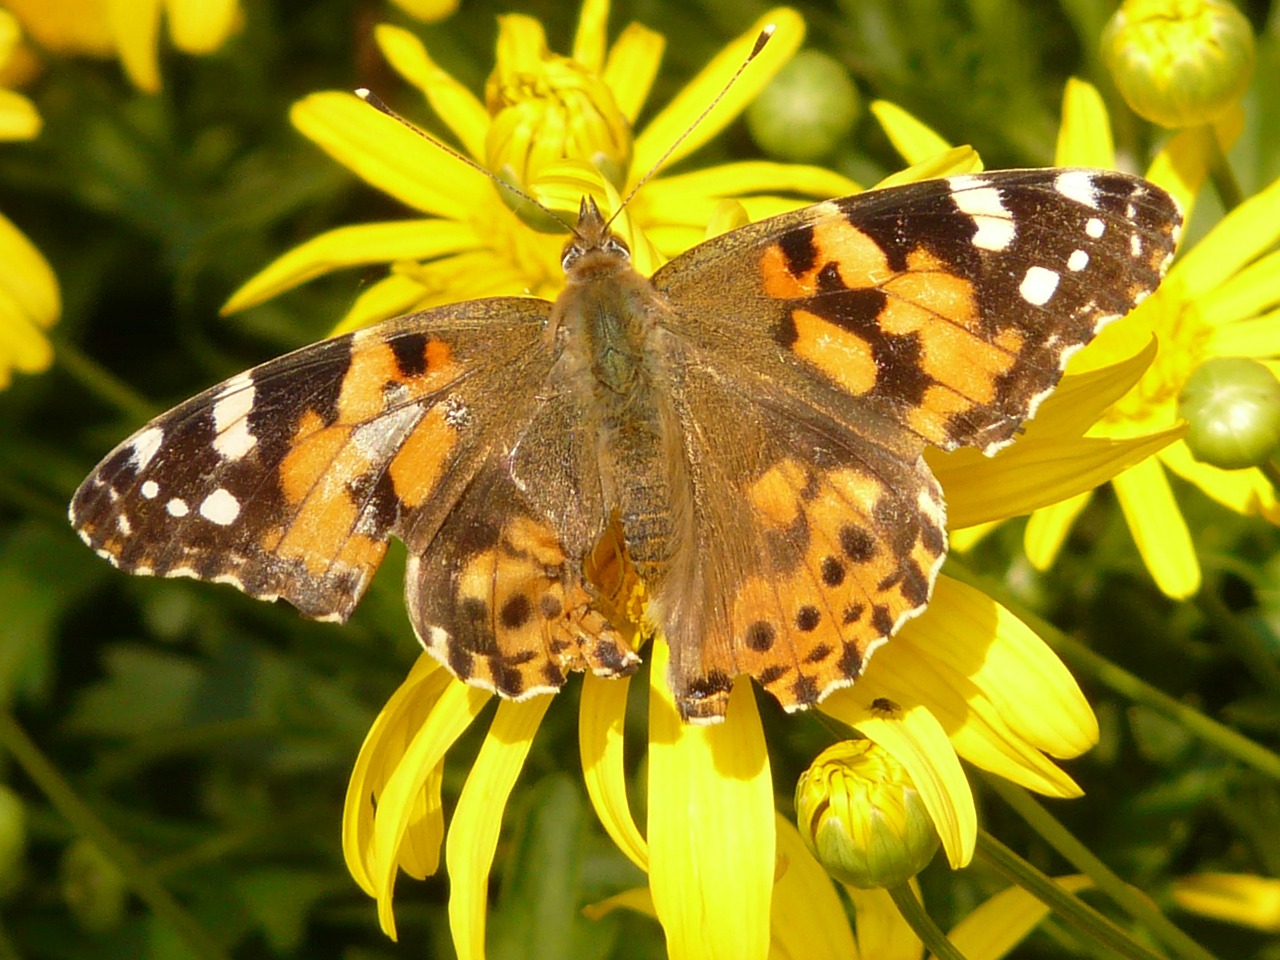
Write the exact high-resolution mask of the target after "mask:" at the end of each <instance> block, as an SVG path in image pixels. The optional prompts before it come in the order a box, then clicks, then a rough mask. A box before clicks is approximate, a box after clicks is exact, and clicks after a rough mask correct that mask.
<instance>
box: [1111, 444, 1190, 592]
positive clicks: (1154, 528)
mask: <svg viewBox="0 0 1280 960" xmlns="http://www.w3.org/2000/svg"><path fill="white" fill-rule="evenodd" d="M1112 484H1113V485H1114V486H1115V491H1116V498H1117V499H1118V500H1119V501H1120V509H1121V510H1122V511H1123V512H1124V518H1125V521H1126V522H1127V523H1128V524H1129V532H1130V534H1132V536H1133V542H1134V543H1135V544H1136V545H1137V547H1138V552H1139V553H1140V554H1142V559H1143V561H1144V562H1145V563H1146V565H1147V569H1148V570H1149V571H1151V576H1152V577H1153V578H1154V579H1155V582H1156V586H1158V587H1159V588H1160V589H1161V590H1162V591H1163V592H1164V593H1165V594H1166V595H1167V596H1170V597H1173V598H1174V599H1175V600H1185V599H1186V598H1187V597H1190V596H1191V595H1192V594H1194V593H1195V592H1196V591H1197V590H1199V589H1200V561H1199V560H1197V559H1196V551H1195V546H1194V544H1192V542H1191V533H1190V531H1188V530H1187V522H1186V521H1185V520H1184V519H1183V518H1182V511H1180V510H1179V509H1178V502H1177V500H1175V499H1174V496H1173V491H1172V490H1171V489H1170V488H1169V478H1168V477H1166V476H1165V474H1164V468H1163V467H1161V466H1160V463H1159V461H1157V460H1143V461H1142V462H1141V463H1138V464H1135V465H1134V466H1132V467H1130V468H1129V469H1128V470H1126V471H1125V472H1124V473H1122V474H1119V475H1118V476H1117V477H1115V479H1114V480H1112Z"/></svg>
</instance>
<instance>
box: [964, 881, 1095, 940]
mask: <svg viewBox="0 0 1280 960" xmlns="http://www.w3.org/2000/svg"><path fill="white" fill-rule="evenodd" d="M1054 883H1056V884H1057V885H1058V886H1060V887H1061V888H1062V889H1063V890H1066V891H1067V892H1068V893H1075V892H1077V891H1079V890H1085V889H1088V888H1089V886H1090V885H1091V884H1090V881H1089V878H1088V877H1078V876H1076V877H1058V878H1057V879H1055V880H1054ZM1048 915H1049V908H1048V907H1047V906H1046V905H1045V904H1044V903H1042V902H1040V901H1039V900H1037V899H1036V898H1035V897H1033V896H1032V895H1031V894H1030V893H1028V892H1027V891H1026V890H1023V889H1022V888H1021V887H1009V888H1008V889H1006V890H1001V891H1000V892H999V893H997V894H996V895H995V896H994V897H991V898H990V899H989V900H987V902H986V903H984V904H982V905H981V906H980V907H978V909H977V910H974V911H973V912H972V913H970V914H969V915H968V916H967V917H965V918H964V919H963V920H961V921H960V922H959V923H957V924H956V925H955V927H954V928H953V929H952V930H951V932H950V933H948V934H947V939H948V940H950V941H951V945H952V946H953V947H955V948H956V949H957V950H958V951H959V952H960V953H961V954H962V955H963V956H964V957H965V958H966V960H998V958H1000V957H1003V956H1006V955H1007V954H1008V953H1009V951H1011V950H1012V949H1013V948H1014V947H1016V946H1017V945H1018V944H1019V943H1021V942H1022V941H1023V940H1024V939H1025V938H1026V936H1027V934H1029V933H1030V932H1031V931H1032V930H1034V929H1035V928H1036V927H1037V926H1038V925H1039V923H1040V921H1042V920H1043V919H1044V918H1045V917H1047V916H1048Z"/></svg>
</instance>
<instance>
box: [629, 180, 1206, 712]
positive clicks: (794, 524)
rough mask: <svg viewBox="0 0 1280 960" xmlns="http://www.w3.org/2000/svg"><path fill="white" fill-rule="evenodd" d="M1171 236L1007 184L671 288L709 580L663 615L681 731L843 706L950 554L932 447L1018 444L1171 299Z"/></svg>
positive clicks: (1160, 228)
mask: <svg viewBox="0 0 1280 960" xmlns="http://www.w3.org/2000/svg"><path fill="white" fill-rule="evenodd" d="M1180 222H1181V217H1180V214H1179V212H1178V210H1177V207H1176V204H1175V203H1174V202H1173V201H1172V200H1171V199H1170V198H1169V197H1168V196H1167V195H1166V194H1165V193H1163V192H1162V191H1160V190H1159V189H1158V188H1156V187H1154V186H1152V185H1151V184H1148V183H1147V182H1146V181H1143V180H1141V179H1139V178H1136V177H1131V176H1127V175H1125V174H1119V173H1112V172H1106V171H1091V170H1024V171H1003V172H993V173H984V174H979V175H973V176H964V177H953V178H950V179H947V180H937V181H928V182H924V183H915V184H909V185H905V186H901V187H895V188H889V189H886V190H879V191H872V192H869V193H866V194H861V195H858V196H854V197H850V198H846V199H844V200H836V201H830V202H827V203H821V204H817V205H815V206H812V207H808V208H806V209H803V210H799V211H795V212H794V213H790V214H784V215H782V216H780V217H775V218H772V219H770V220H766V221H762V222H760V223H757V224H753V225H750V226H747V227H745V228H743V229H740V230H736V231H734V232H732V233H730V234H727V235H725V236H722V237H720V238H717V239H716V240H713V241H711V242H708V243H706V244H703V245H701V246H699V247H697V248H695V249H694V250H692V251H690V252H689V253H687V254H685V255H684V256H681V257H678V258H676V259H675V260H673V261H672V262H671V263H670V264H668V265H667V266H666V267H664V268H663V269H662V270H660V271H659V272H658V273H657V274H656V275H655V276H654V278H653V283H654V286H655V287H656V288H657V289H658V291H659V292H660V293H661V294H663V295H664V296H665V297H666V298H667V299H668V301H669V302H670V303H671V305H672V307H673V315H672V316H671V317H670V318H669V320H667V321H666V322H665V325H666V326H667V328H668V329H669V330H670V331H671V332H672V333H674V334H675V335H676V336H677V337H678V338H679V340H680V341H681V342H682V343H683V344H684V349H685V351H686V353H687V357H686V364H687V367H688V369H689V371H690V374H689V376H688V378H687V382H686V383H685V384H684V385H683V387H682V396H681V399H680V404H681V419H682V423H683V430H684V433H685V439H686V454H687V457H688V458H689V460H690V462H691V464H692V465H693V468H692V469H693V474H694V477H695V484H697V485H699V490H698V491H697V493H696V495H695V502H697V503H698V504H699V507H698V511H697V517H696V519H695V525H696V526H697V527H698V530H697V536H696V540H697V543H698V548H697V549H698V552H699V556H698V558H697V563H696V567H697V568H698V569H699V570H701V571H702V573H701V574H700V575H699V576H697V577H694V578H684V580H683V584H681V583H680V582H677V581H675V580H673V581H672V584H671V586H670V587H669V592H670V594H671V595H670V596H668V597H666V598H658V601H659V606H660V607H661V608H663V609H665V610H666V611H668V615H667V617H666V619H665V622H664V623H663V626H664V628H665V630H666V631H667V633H668V634H669V639H670V641H671V645H672V656H673V660H672V662H673V678H672V682H673V686H674V687H675V688H676V690H677V697H678V698H680V699H681V704H682V708H683V709H685V711H686V713H688V714H689V715H691V716H693V717H695V718H696V717H705V718H714V717H715V716H716V715H717V714H718V713H719V712H721V711H723V708H724V700H725V697H726V695H727V683H728V679H729V678H732V676H733V675H735V674H737V673H740V672H747V673H750V674H752V675H753V676H754V677H756V679H758V680H759V681H761V682H762V683H763V684H764V685H765V686H766V687H768V688H769V689H770V690H771V691H772V692H773V693H774V694H775V695H776V696H777V697H778V699H779V700H780V701H781V702H782V703H783V705H784V706H786V707H788V708H799V707H804V706H808V705H810V704H812V703H814V702H816V701H817V700H819V699H821V697H822V696H823V695H825V694H826V693H827V692H828V691H829V690H831V689H833V688H835V687H837V686H840V685H842V684H847V683H849V682H852V680H853V679H854V678H855V677H856V676H857V674H858V672H859V671H860V669H861V666H862V664H863V663H864V662H865V660H866V656H867V654H869V653H870V652H871V651H872V650H874V649H875V647H876V646H877V645H878V644H879V643H881V642H883V640H884V639H886V638H887V637H888V636H890V635H891V634H892V633H893V632H894V631H895V630H896V629H897V627H898V626H899V625H900V624H901V623H902V622H903V620H904V619H906V618H907V617H908V616H910V615H912V614H913V613H916V612H919V610H920V609H922V608H923V606H924V603H925V602H926V601H927V598H928V595H929V592H930V590H931V588H932V584H933V581H934V578H935V575H936V571H937V569H938V567H939V566H940V564H941V560H942V557H943V555H944V553H945V537H944V536H943V535H942V532H941V525H942V517H943V507H942V500H941V495H940V493H939V491H938V488H937V484H936V482H935V481H934V480H933V477H932V476H931V474H930V472H929V470H928V468H927V466H925V464H924V463H923V461H922V459H921V453H922V452H923V449H924V447H925V446H926V445H935V446H939V447H942V448H944V449H951V448H954V447H957V446H976V447H978V448H979V449H982V450H984V451H986V452H987V453H992V452H994V451H995V450H997V449H999V448H1000V447H1001V446H1003V445H1005V444H1007V443H1008V442H1010V441H1011V440H1012V439H1013V438H1014V436H1015V434H1016V432H1017V430H1018V428H1019V426H1020V425H1021V424H1022V422H1023V421H1024V420H1026V419H1027V418H1028V417H1030V416H1031V415H1032V414H1033V413H1034V411H1035V408H1036V406H1037V404H1038V403H1039V402H1040V400H1041V399H1042V398H1043V397H1044V396H1045V395H1047V394H1048V393H1049V392H1050V391H1051V390H1052V389H1053V387H1054V386H1055V385H1056V384H1057V382H1058V380H1059V379H1060V377H1061V374H1062V369H1063V366H1064V365H1065V363H1066V360H1067V358H1068V357H1069V356H1070V354H1071V353H1072V352H1073V351H1074V350H1076V349H1078V348H1079V347H1080V346H1082V345H1084V344H1085V343H1087V342H1088V341H1089V340H1090V339H1091V338H1092V337H1093V336H1094V334H1095V333H1096V332H1097V330H1098V329H1099V327H1100V326H1101V325H1102V324H1103V323H1105V322H1106V321H1107V320H1110V319H1114V318H1115V317H1118V316H1122V315H1123V314H1124V313H1126V312H1128V310H1130V309H1131V308H1132V307H1133V306H1134V305H1135V304H1136V303H1137V302H1139V301H1140V300H1141V299H1142V298H1143V297H1144V296H1146V295H1147V294H1148V293H1150V292H1151V291H1152V290H1153V289H1154V288H1155V287H1156V285H1157V284H1158V283H1159V280H1160V277H1161V275H1162V273H1163V271H1164V269H1165V267H1166V266H1167V264H1168V262H1169V260H1170V259H1171V257H1172V254H1173V250H1174V246H1175V243H1176V237H1177V231H1178V228H1179V225H1180ZM751 421H754V422H757V423H759V424H761V425H763V430H762V431H760V430H757V431H754V432H755V433H756V434H757V435H756V436H753V437H746V436H739V435H738V434H740V433H742V432H743V429H744V428H743V427H742V426H741V424H742V423H745V422H751ZM722 424H728V425H730V427H729V428H728V429H720V425H722ZM710 425H716V427H717V429H716V430H715V431H712V430H711V429H709V427H710ZM733 425H737V426H733ZM744 444H745V445H744ZM699 478H700V479H699ZM730 503H732V504H741V507H742V508H741V509H740V510H739V511H738V512H737V513H733V512H731V511H729V510H728V508H727V507H725V506H724V505H725V504H730ZM783 521H785V524H784V523H783ZM738 544H745V545H746V546H745V547H744V548H742V549H739V548H738V546H737V545H738ZM846 545H847V546H848V547H850V548H851V549H846ZM837 564H842V565H843V566H842V568H841V571H840V572H839V573H837V572H836V571H837ZM828 572H829V575H828ZM720 596H723V597H725V598H726V599H725V600H724V601H723V602H720V601H719V600H718V597H720ZM860 606H861V609H859V608H860ZM811 608H813V609H817V611H818V612H819V613H820V614H821V617H815V616H814V614H813V613H812V612H811ZM744 611H750V612H749V613H744ZM850 611H854V612H859V613H861V614H862V615H861V616H858V617H853V616H852V615H851V613H850ZM806 624H814V627H813V628H812V629H805V628H804V627H805V625H806ZM819 625H821V628H819ZM766 641H768V642H766ZM682 691H683V692H682Z"/></svg>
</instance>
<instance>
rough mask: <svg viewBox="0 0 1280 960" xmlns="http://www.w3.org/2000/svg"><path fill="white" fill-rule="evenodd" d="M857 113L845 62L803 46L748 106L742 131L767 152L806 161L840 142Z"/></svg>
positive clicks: (858, 107)
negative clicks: (745, 123) (749, 134)
mask: <svg viewBox="0 0 1280 960" xmlns="http://www.w3.org/2000/svg"><path fill="white" fill-rule="evenodd" d="M860 112H861V102H860V100H859V97H858V88H857V87H855V86H854V85H853V81H852V80H851V79H849V72H848V71H847V70H846V69H845V68H844V66H843V65H841V64H840V63H838V62H837V61H835V60H833V59H831V58H830V57H829V56H827V55H826V54H825V53H819V52H818V51H817V50H802V51H801V52H800V53H798V54H796V55H795V56H794V57H792V59H791V61H790V62H789V63H788V64H787V65H786V66H784V67H783V68H782V69H781V70H779V71H778V73H777V75H776V76H775V77H774V78H773V80H771V81H770V82H769V85H768V86H767V87H765V88H764V90H762V91H761V92H760V95H759V96H758V97H756V98H755V100H754V101H752V103H751V106H750V107H748V108H747V129H748V130H749V131H751V138H752V139H753V140H755V142H756V145H757V146H759V147H760V149H761V150H763V151H764V152H765V153H767V154H769V155H770V156H772V157H776V158H777V159H779V160H788V161H791V162H793V163H807V162H811V161H814V160H819V159H821V158H822V157H825V156H827V155H828V154H830V153H831V152H832V151H834V150H835V149H836V148H837V147H838V146H839V145H840V144H841V143H843V142H844V141H845V139H846V138H847V137H848V136H849V133H850V132H851V131H852V130H853V125H854V123H855V122H856V121H857V119H858V114H859V113H860Z"/></svg>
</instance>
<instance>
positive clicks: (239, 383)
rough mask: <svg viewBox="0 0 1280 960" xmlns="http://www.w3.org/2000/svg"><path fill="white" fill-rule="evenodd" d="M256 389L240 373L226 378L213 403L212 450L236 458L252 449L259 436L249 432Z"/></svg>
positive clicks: (228, 457) (229, 458) (230, 458)
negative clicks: (250, 414) (232, 377)
mask: <svg viewBox="0 0 1280 960" xmlns="http://www.w3.org/2000/svg"><path fill="white" fill-rule="evenodd" d="M255 392H256V391H255V390H254V389H253V382H252V381H251V380H249V378H248V377H247V376H244V375H243V374H242V375H241V376H238V377H236V378H234V379H233V380H231V381H229V382H228V383H227V385H226V387H224V388H223V390H222V393H221V394H219V397H220V399H219V400H218V402H217V403H215V404H214V405H213V429H214V432H215V433H216V434H217V435H216V436H215V437H214V439H213V449H215V450H217V451H218V453H220V454H222V456H224V457H226V458H227V459H228V460H239V459H240V458H241V457H243V456H244V455H245V454H246V453H248V452H249V451H250V450H252V449H253V448H254V445H255V444H257V442H258V438H257V437H255V436H254V435H253V434H252V433H250V432H249V411H251V410H252V409H253V398H254V393H255Z"/></svg>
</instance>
